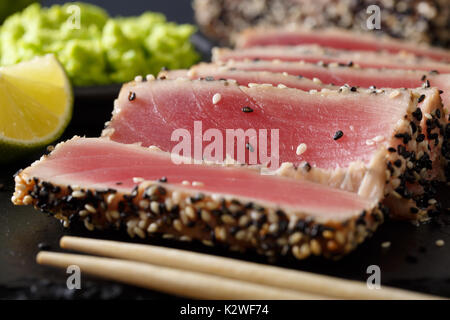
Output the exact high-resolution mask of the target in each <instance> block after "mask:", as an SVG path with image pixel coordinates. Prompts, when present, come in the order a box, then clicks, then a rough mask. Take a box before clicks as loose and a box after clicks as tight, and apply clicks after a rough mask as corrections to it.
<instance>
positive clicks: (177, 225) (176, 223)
mask: <svg viewBox="0 0 450 320" xmlns="http://www.w3.org/2000/svg"><path fill="white" fill-rule="evenodd" d="M173 227H174V228H175V230H177V231H179V232H181V230H183V225H182V224H181V221H180V220H178V219H175V220H174V221H173Z"/></svg>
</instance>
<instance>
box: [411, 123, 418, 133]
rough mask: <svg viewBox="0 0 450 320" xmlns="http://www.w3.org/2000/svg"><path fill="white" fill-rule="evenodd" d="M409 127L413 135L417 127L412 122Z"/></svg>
mask: <svg viewBox="0 0 450 320" xmlns="http://www.w3.org/2000/svg"><path fill="white" fill-rule="evenodd" d="M409 125H410V126H411V130H412V132H413V133H416V131H417V125H416V124H415V123H414V122H410V123H409Z"/></svg>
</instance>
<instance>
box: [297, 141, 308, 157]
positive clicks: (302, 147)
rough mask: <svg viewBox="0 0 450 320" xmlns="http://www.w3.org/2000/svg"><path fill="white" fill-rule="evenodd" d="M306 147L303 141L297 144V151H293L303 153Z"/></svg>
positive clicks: (298, 153)
mask: <svg viewBox="0 0 450 320" xmlns="http://www.w3.org/2000/svg"><path fill="white" fill-rule="evenodd" d="M306 149H307V146H306V144H305V143H300V144H299V145H298V146H297V151H296V152H295V153H296V154H297V155H298V156H299V155H301V154H303V153H304V152H305V151H306Z"/></svg>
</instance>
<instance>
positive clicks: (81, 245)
mask: <svg viewBox="0 0 450 320" xmlns="http://www.w3.org/2000/svg"><path fill="white" fill-rule="evenodd" d="M60 245H61V247H62V248H65V249H69V250H76V251H80V252H85V253H90V254H95V255H102V256H108V257H114V258H121V259H127V260H134V261H140V262H144V263H150V264H156V265H161V266H165V267H170V268H177V269H184V270H189V271H193V272H197V273H204V274H210V275H215V276H221V277H226V278H231V279H236V280H244V281H246V282H253V283H256V284H259V285H265V286H269V287H276V288H283V289H288V290H293V291H297V292H302V293H305V292H308V293H310V294H313V295H318V296H323V295H326V296H328V297H331V298H337V299H394V300H405V299H408V300H413V299H421V300H422V299H438V297H435V296H431V295H425V294H421V293H416V292H411V291H406V290H401V289H395V288H388V287H384V286H383V287H382V289H379V290H377V289H372V290H371V289H369V288H368V287H367V285H366V284H365V283H362V282H357V281H350V280H343V279H338V278H333V277H329V276H324V275H318V274H314V273H308V272H302V271H294V270H289V269H285V268H280V267H274V266H269V265H260V264H257V263H251V262H244V261H239V260H235V259H230V258H222V257H216V256H212V255H207V254H201V253H194V252H189V251H184V250H178V249H170V248H165V247H158V246H152V245H142V244H131V243H125V242H116V241H108V240H96V239H89V238H78V237H69V236H65V237H63V238H61V241H60ZM254 299H256V297H254Z"/></svg>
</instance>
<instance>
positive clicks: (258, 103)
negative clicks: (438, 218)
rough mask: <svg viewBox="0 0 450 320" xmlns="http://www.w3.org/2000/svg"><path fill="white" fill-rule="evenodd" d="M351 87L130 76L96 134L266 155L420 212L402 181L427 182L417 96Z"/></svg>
mask: <svg viewBox="0 0 450 320" xmlns="http://www.w3.org/2000/svg"><path fill="white" fill-rule="evenodd" d="M356 91H357V90H356ZM359 91H360V92H353V91H352V90H350V89H347V90H341V92H339V91H329V92H316V93H308V92H304V91H301V90H297V89H289V88H276V87H272V86H270V85H256V86H252V87H244V86H238V85H237V84H235V83H234V82H228V81H210V80H209V79H207V80H195V81H190V80H188V79H177V80H154V81H149V82H132V83H129V84H126V85H124V87H123V88H122V90H121V92H120V94H119V98H118V100H117V101H116V102H115V109H114V111H113V118H112V120H111V121H110V122H109V124H108V126H107V128H106V129H105V130H104V132H103V136H104V137H109V138H110V139H112V140H114V141H117V142H121V143H141V144H142V145H143V146H156V147H158V148H160V149H162V150H164V151H170V152H174V153H177V154H178V153H183V154H184V155H185V156H186V153H185V152H188V154H187V155H188V156H193V157H194V158H195V159H197V160H202V159H204V160H207V161H216V162H220V163H223V162H227V159H226V156H227V154H228V155H229V156H230V157H231V158H232V159H236V160H238V162H239V163H244V162H245V163H246V164H266V165H267V164H268V162H269V168H268V169H267V171H268V173H270V174H280V175H286V176H291V177H296V178H299V179H308V180H312V181H316V182H320V183H324V184H327V185H330V186H333V187H338V188H341V189H345V190H349V191H354V192H357V193H358V194H360V195H361V196H364V197H368V198H375V199H379V198H380V197H382V196H383V195H384V194H387V195H388V198H389V197H395V198H399V199H403V200H405V199H406V200H405V202H407V203H406V204H405V205H404V206H403V210H400V211H401V212H400V211H399V212H396V214H397V215H399V216H407V217H409V216H410V207H412V209H411V210H412V211H411V212H413V213H414V215H413V216H414V217H421V216H422V215H423V214H426V212H425V210H426V209H427V208H428V200H429V199H431V198H433V197H432V196H431V194H429V193H427V192H424V191H423V190H421V191H420V194H411V190H410V186H413V185H414V184H415V183H416V182H417V180H423V181H427V178H428V177H429V176H430V175H431V171H432V170H433V167H432V162H431V160H430V155H429V151H428V142H427V140H424V141H422V140H420V139H419V140H417V137H418V136H419V135H420V134H421V133H420V132H421V127H420V121H419V120H418V113H420V115H421V114H422V113H421V111H420V109H419V108H418V107H417V101H418V97H417V96H416V97H414V95H415V94H414V93H413V92H411V91H410V90H406V89H400V90H391V91H389V90H382V91H379V92H375V93H373V92H372V91H365V90H359ZM387 115H388V116H387ZM227 129H228V130H227ZM227 133H228V135H227ZM227 137H228V139H227ZM213 138H214V139H213ZM230 138H231V139H230ZM235 138H236V140H237V143H236V140H235ZM265 138H266V139H265ZM213 140H214V141H213ZM224 140H228V141H224ZM417 141H418V142H417ZM227 142H231V146H232V148H229V149H227V148H226V145H227ZM221 143H222V144H221ZM388 150H389V151H388ZM190 151H192V152H191V153H189V152H190ZM280 164H282V165H281V167H279V168H278V165H280ZM276 168H278V169H276ZM275 169H276V170H275ZM386 181H387V184H386ZM418 192H419V191H418ZM413 196H414V197H413ZM411 198H413V199H411ZM399 201H400V200H399ZM397 202H398V201H397ZM416 207H418V208H419V209H417V208H416ZM417 213H419V214H417Z"/></svg>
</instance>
